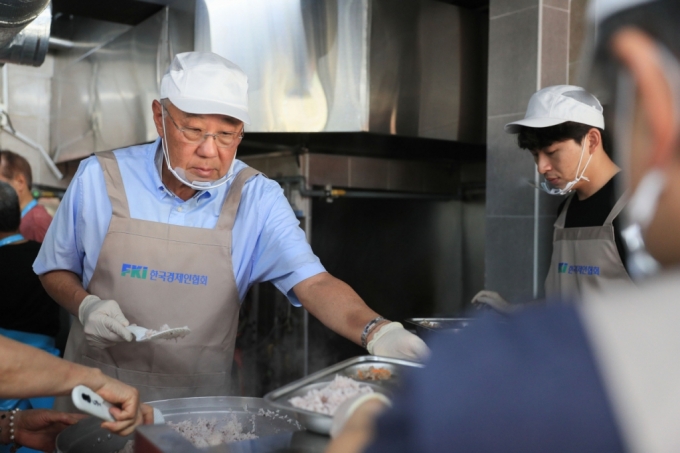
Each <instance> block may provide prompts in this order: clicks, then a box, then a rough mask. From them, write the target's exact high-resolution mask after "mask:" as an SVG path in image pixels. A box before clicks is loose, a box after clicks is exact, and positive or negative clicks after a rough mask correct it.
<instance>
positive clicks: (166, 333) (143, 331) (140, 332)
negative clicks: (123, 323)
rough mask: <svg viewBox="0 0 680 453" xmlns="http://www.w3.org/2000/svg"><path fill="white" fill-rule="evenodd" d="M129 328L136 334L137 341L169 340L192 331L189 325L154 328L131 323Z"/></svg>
mask: <svg viewBox="0 0 680 453" xmlns="http://www.w3.org/2000/svg"><path fill="white" fill-rule="evenodd" d="M126 329H127V330H129V331H130V332H132V334H133V335H134V336H135V340H136V341H137V342H143V341H151V340H169V339H171V338H182V337H184V336H186V335H188V334H190V333H191V329H189V327H187V326H184V327H174V328H172V329H167V330H158V331H156V330H152V329H147V328H146V327H141V326H136V325H131V326H127V327H126ZM149 332H153V333H151V334H150V333H149Z"/></svg>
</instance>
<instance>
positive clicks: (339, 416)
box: [330, 392, 392, 437]
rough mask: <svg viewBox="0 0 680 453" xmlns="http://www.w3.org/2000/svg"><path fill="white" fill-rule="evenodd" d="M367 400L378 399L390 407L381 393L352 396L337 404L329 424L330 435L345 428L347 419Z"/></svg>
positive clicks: (388, 401) (389, 402)
mask: <svg viewBox="0 0 680 453" xmlns="http://www.w3.org/2000/svg"><path fill="white" fill-rule="evenodd" d="M369 400H378V401H381V402H382V403H384V404H385V406H387V407H392V402H391V401H390V400H389V398H387V397H386V396H385V395H383V394H382V393H378V392H373V393H364V394H362V395H356V396H353V397H352V398H349V399H348V400H347V401H345V402H344V403H342V404H341V405H340V406H338V408H337V409H336V410H335V414H333V423H332V424H331V431H330V436H331V437H337V436H338V434H340V433H341V432H342V430H343V429H344V428H345V425H346V424H347V420H349V419H350V418H351V417H352V415H353V414H354V412H356V410H357V409H358V408H359V406H361V405H362V404H364V403H365V402H366V401H369Z"/></svg>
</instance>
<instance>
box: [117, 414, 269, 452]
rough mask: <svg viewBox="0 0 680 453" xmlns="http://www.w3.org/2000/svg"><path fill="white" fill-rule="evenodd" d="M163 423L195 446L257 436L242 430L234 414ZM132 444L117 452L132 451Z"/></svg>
mask: <svg viewBox="0 0 680 453" xmlns="http://www.w3.org/2000/svg"><path fill="white" fill-rule="evenodd" d="M165 424H166V425H168V426H170V427H171V428H172V429H174V430H175V431H177V432H178V433H180V434H181V435H182V436H183V437H184V438H185V439H187V440H188V441H189V442H191V443H192V444H194V447H196V448H204V447H214V446H216V445H221V444H226V443H230V442H238V441H240V440H247V439H257V436H256V435H255V434H253V433H252V432H250V433H245V432H243V425H241V424H240V423H239V422H238V420H236V416H235V415H232V416H231V419H224V418H222V419H219V420H218V419H217V418H213V419H210V420H208V419H207V418H199V419H197V420H196V421H191V420H184V421H181V422H177V423H173V422H166V423H165ZM134 446H135V442H134V441H133V440H130V441H128V442H127V443H126V444H125V446H124V447H123V448H122V449H120V450H118V452H117V453H133V452H134Z"/></svg>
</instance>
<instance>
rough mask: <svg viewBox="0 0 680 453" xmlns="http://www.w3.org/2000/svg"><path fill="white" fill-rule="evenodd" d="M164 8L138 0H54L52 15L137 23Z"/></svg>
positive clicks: (128, 23)
mask: <svg viewBox="0 0 680 453" xmlns="http://www.w3.org/2000/svg"><path fill="white" fill-rule="evenodd" d="M161 9H163V6H162V5H156V4H153V3H146V2H141V1H137V0H52V15H53V16H54V17H57V15H58V14H63V15H71V14H72V15H74V16H79V17H87V18H90V19H98V20H106V21H109V22H118V23H121V24H127V25H137V24H138V23H140V22H142V21H144V20H145V19H147V18H149V17H151V16H153V15H154V14H156V13H157V12H158V11H160V10H161Z"/></svg>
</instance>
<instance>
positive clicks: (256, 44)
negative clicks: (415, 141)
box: [194, 0, 486, 143]
mask: <svg viewBox="0 0 680 453" xmlns="http://www.w3.org/2000/svg"><path fill="white" fill-rule="evenodd" d="M484 19H485V18H480V15H479V14H477V13H475V12H473V11H471V10H467V9H465V8H459V7H457V6H453V5H450V4H446V3H443V2H440V1H435V0H400V1H398V2H395V1H394V0H286V1H276V2H272V1H269V0H230V1H228V2H225V1H224V0H197V2H196V22H195V27H194V30H195V39H194V45H195V49H196V50H210V51H213V52H216V53H218V54H221V55H222V56H224V57H225V58H228V59H230V60H232V61H234V62H235V63H237V64H238V65H240V66H241V67H242V68H243V69H244V71H245V72H246V73H247V74H248V76H249V80H250V111H251V118H252V119H253V121H252V124H251V125H250V127H248V129H247V131H248V132H376V133H381V134H393V135H405V136H412V137H427V138H436V139H444V140H456V141H463V142H468V143H483V142H484V135H485V106H486V78H485V71H486V68H485V64H486V62H485V59H486V52H485V50H484V49H485V42H484V40H485V39H486V25H485V20H484Z"/></svg>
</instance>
